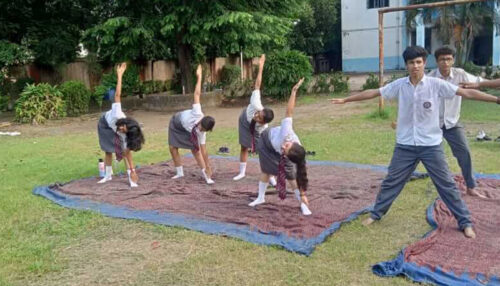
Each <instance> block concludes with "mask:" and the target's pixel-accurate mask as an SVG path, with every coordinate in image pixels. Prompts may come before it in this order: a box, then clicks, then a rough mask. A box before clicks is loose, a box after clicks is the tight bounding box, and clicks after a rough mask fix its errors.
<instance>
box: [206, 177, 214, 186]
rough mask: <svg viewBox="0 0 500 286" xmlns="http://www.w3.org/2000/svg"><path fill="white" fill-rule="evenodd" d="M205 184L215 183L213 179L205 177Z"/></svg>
mask: <svg viewBox="0 0 500 286" xmlns="http://www.w3.org/2000/svg"><path fill="white" fill-rule="evenodd" d="M207 184H209V185H213V184H215V181H214V180H212V179H210V178H209V179H207Z"/></svg>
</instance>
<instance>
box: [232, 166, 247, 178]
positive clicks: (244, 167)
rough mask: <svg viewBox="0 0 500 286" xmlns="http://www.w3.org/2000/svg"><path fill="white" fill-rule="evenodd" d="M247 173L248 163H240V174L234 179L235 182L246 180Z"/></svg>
mask: <svg viewBox="0 0 500 286" xmlns="http://www.w3.org/2000/svg"><path fill="white" fill-rule="evenodd" d="M246 171H247V163H246V162H240V173H239V174H238V175H237V176H236V177H234V178H233V180H234V181H239V180H241V179H243V178H245V173H246Z"/></svg>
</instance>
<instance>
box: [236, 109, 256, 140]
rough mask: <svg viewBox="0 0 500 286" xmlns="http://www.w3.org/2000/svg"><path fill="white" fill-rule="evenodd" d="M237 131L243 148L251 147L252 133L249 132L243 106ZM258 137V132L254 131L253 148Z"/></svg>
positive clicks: (248, 124) (245, 111) (245, 110)
mask: <svg viewBox="0 0 500 286" xmlns="http://www.w3.org/2000/svg"><path fill="white" fill-rule="evenodd" d="M238 133H239V139H240V145H241V146H243V147H245V148H249V149H250V148H252V133H250V123H249V122H248V120H247V109H246V108H244V109H243V111H242V112H241V115H240V119H239V124H238ZM258 139H259V132H257V131H256V132H255V148H257V141H258Z"/></svg>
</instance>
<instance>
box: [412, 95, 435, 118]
mask: <svg viewBox="0 0 500 286" xmlns="http://www.w3.org/2000/svg"><path fill="white" fill-rule="evenodd" d="M416 103H417V110H420V112H422V113H424V114H429V113H433V112H435V111H438V110H439V103H438V100H437V96H434V95H433V94H432V92H431V91H429V90H423V91H419V92H417V100H416Z"/></svg>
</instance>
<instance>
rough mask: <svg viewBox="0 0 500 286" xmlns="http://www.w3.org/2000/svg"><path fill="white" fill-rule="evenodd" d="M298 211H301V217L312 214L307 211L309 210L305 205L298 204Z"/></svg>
mask: <svg viewBox="0 0 500 286" xmlns="http://www.w3.org/2000/svg"><path fill="white" fill-rule="evenodd" d="M300 210H301V211H302V214H303V215H311V214H312V212H311V211H310V210H309V208H308V207H307V205H306V204H305V203H301V204H300Z"/></svg>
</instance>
